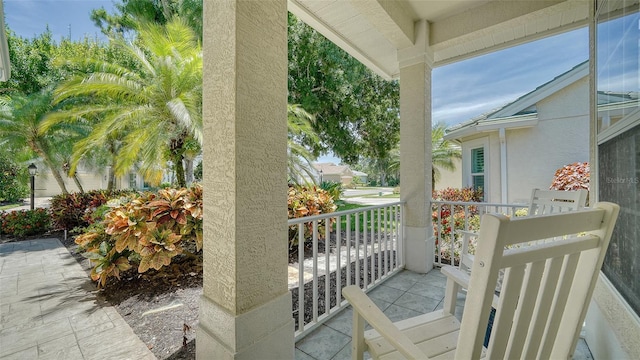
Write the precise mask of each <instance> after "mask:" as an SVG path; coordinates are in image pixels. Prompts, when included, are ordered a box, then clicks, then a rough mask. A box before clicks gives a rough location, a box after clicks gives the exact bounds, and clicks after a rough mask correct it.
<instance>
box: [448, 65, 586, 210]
mask: <svg viewBox="0 0 640 360" xmlns="http://www.w3.org/2000/svg"><path fill="white" fill-rule="evenodd" d="M588 75H589V64H588V62H584V63H581V64H579V65H577V66H575V67H574V68H573V69H571V70H569V71H567V72H565V73H564V74H561V75H559V76H557V77H556V78H554V79H553V80H551V81H549V82H547V83H545V84H543V85H541V86H539V87H538V88H536V89H535V90H533V91H531V92H530V93H528V94H525V95H523V96H521V97H520V98H519V99H517V100H515V101H513V102H511V103H509V104H506V105H504V106H502V107H501V108H499V109H498V110H494V111H491V112H489V113H487V114H484V115H481V116H479V117H476V118H473V119H471V120H469V121H466V122H463V123H461V124H458V125H455V126H452V127H450V128H448V129H447V134H446V135H445V139H448V140H454V141H457V142H459V143H460V144H461V146H462V177H461V179H462V186H463V187H466V186H472V187H475V188H483V189H484V190H485V201H487V202H499V203H525V202H527V201H528V200H529V196H530V194H531V189H533V188H541V189H547V188H549V185H550V184H551V182H552V180H553V175H554V173H555V171H556V170H557V169H558V168H560V167H562V166H564V165H567V164H570V163H574V162H576V161H580V162H588V161H589V102H588V99H589V76H588ZM568 104H570V106H568Z"/></svg>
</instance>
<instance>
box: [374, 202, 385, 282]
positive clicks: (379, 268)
mask: <svg viewBox="0 0 640 360" xmlns="http://www.w3.org/2000/svg"><path fill="white" fill-rule="evenodd" d="M381 210H382V209H378V226H376V228H377V229H378V271H377V274H378V280H379V279H381V278H382V256H383V254H384V253H383V252H382V214H381V213H380V211H381Z"/></svg>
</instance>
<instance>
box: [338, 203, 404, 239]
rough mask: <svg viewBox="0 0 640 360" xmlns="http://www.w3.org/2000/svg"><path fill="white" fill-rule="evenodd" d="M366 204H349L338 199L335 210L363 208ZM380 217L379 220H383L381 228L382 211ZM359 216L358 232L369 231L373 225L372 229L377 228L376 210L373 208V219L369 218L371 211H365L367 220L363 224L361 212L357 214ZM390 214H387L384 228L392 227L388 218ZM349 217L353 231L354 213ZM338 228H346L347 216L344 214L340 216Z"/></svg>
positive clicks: (354, 223) (354, 228)
mask: <svg viewBox="0 0 640 360" xmlns="http://www.w3.org/2000/svg"><path fill="white" fill-rule="evenodd" d="M367 206H368V205H359V204H349V203H346V202H343V201H339V202H338V208H337V209H336V211H345V210H353V209H359V208H364V207H367ZM380 216H381V219H380V221H381V222H383V224H382V225H383V228H384V225H385V224H384V219H383V218H382V217H383V216H384V214H383V213H381V214H380ZM359 217H360V223H359V225H360V226H359V230H360V232H362V231H364V229H367V231H371V228H372V227H373V228H374V229H377V228H378V210H374V211H373V219H371V211H367V222H366V224H365V222H364V221H363V220H362V214H359ZM390 217H391V214H387V218H389V220H388V221H387V224H386V228H387V230H389V229H391V227H392V221H391V220H390ZM350 218H351V221H350V222H351V231H355V230H356V218H355V214H352V215H351V216H350ZM340 229H342V230H346V229H347V217H346V216H341V217H340Z"/></svg>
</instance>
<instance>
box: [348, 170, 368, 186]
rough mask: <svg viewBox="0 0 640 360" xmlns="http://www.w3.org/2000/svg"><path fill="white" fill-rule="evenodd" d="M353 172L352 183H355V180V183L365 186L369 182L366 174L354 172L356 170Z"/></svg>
mask: <svg viewBox="0 0 640 360" xmlns="http://www.w3.org/2000/svg"><path fill="white" fill-rule="evenodd" d="M352 171H353V181H354V182H355V181H356V179H357V182H358V183H360V184H367V183H368V181H369V174H367V173H363V172H362V171H356V170H352Z"/></svg>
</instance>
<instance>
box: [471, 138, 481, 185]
mask: <svg viewBox="0 0 640 360" xmlns="http://www.w3.org/2000/svg"><path fill="white" fill-rule="evenodd" d="M471 186H472V187H473V188H474V189H476V190H478V189H480V190H482V189H484V147H481V148H475V149H471Z"/></svg>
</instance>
